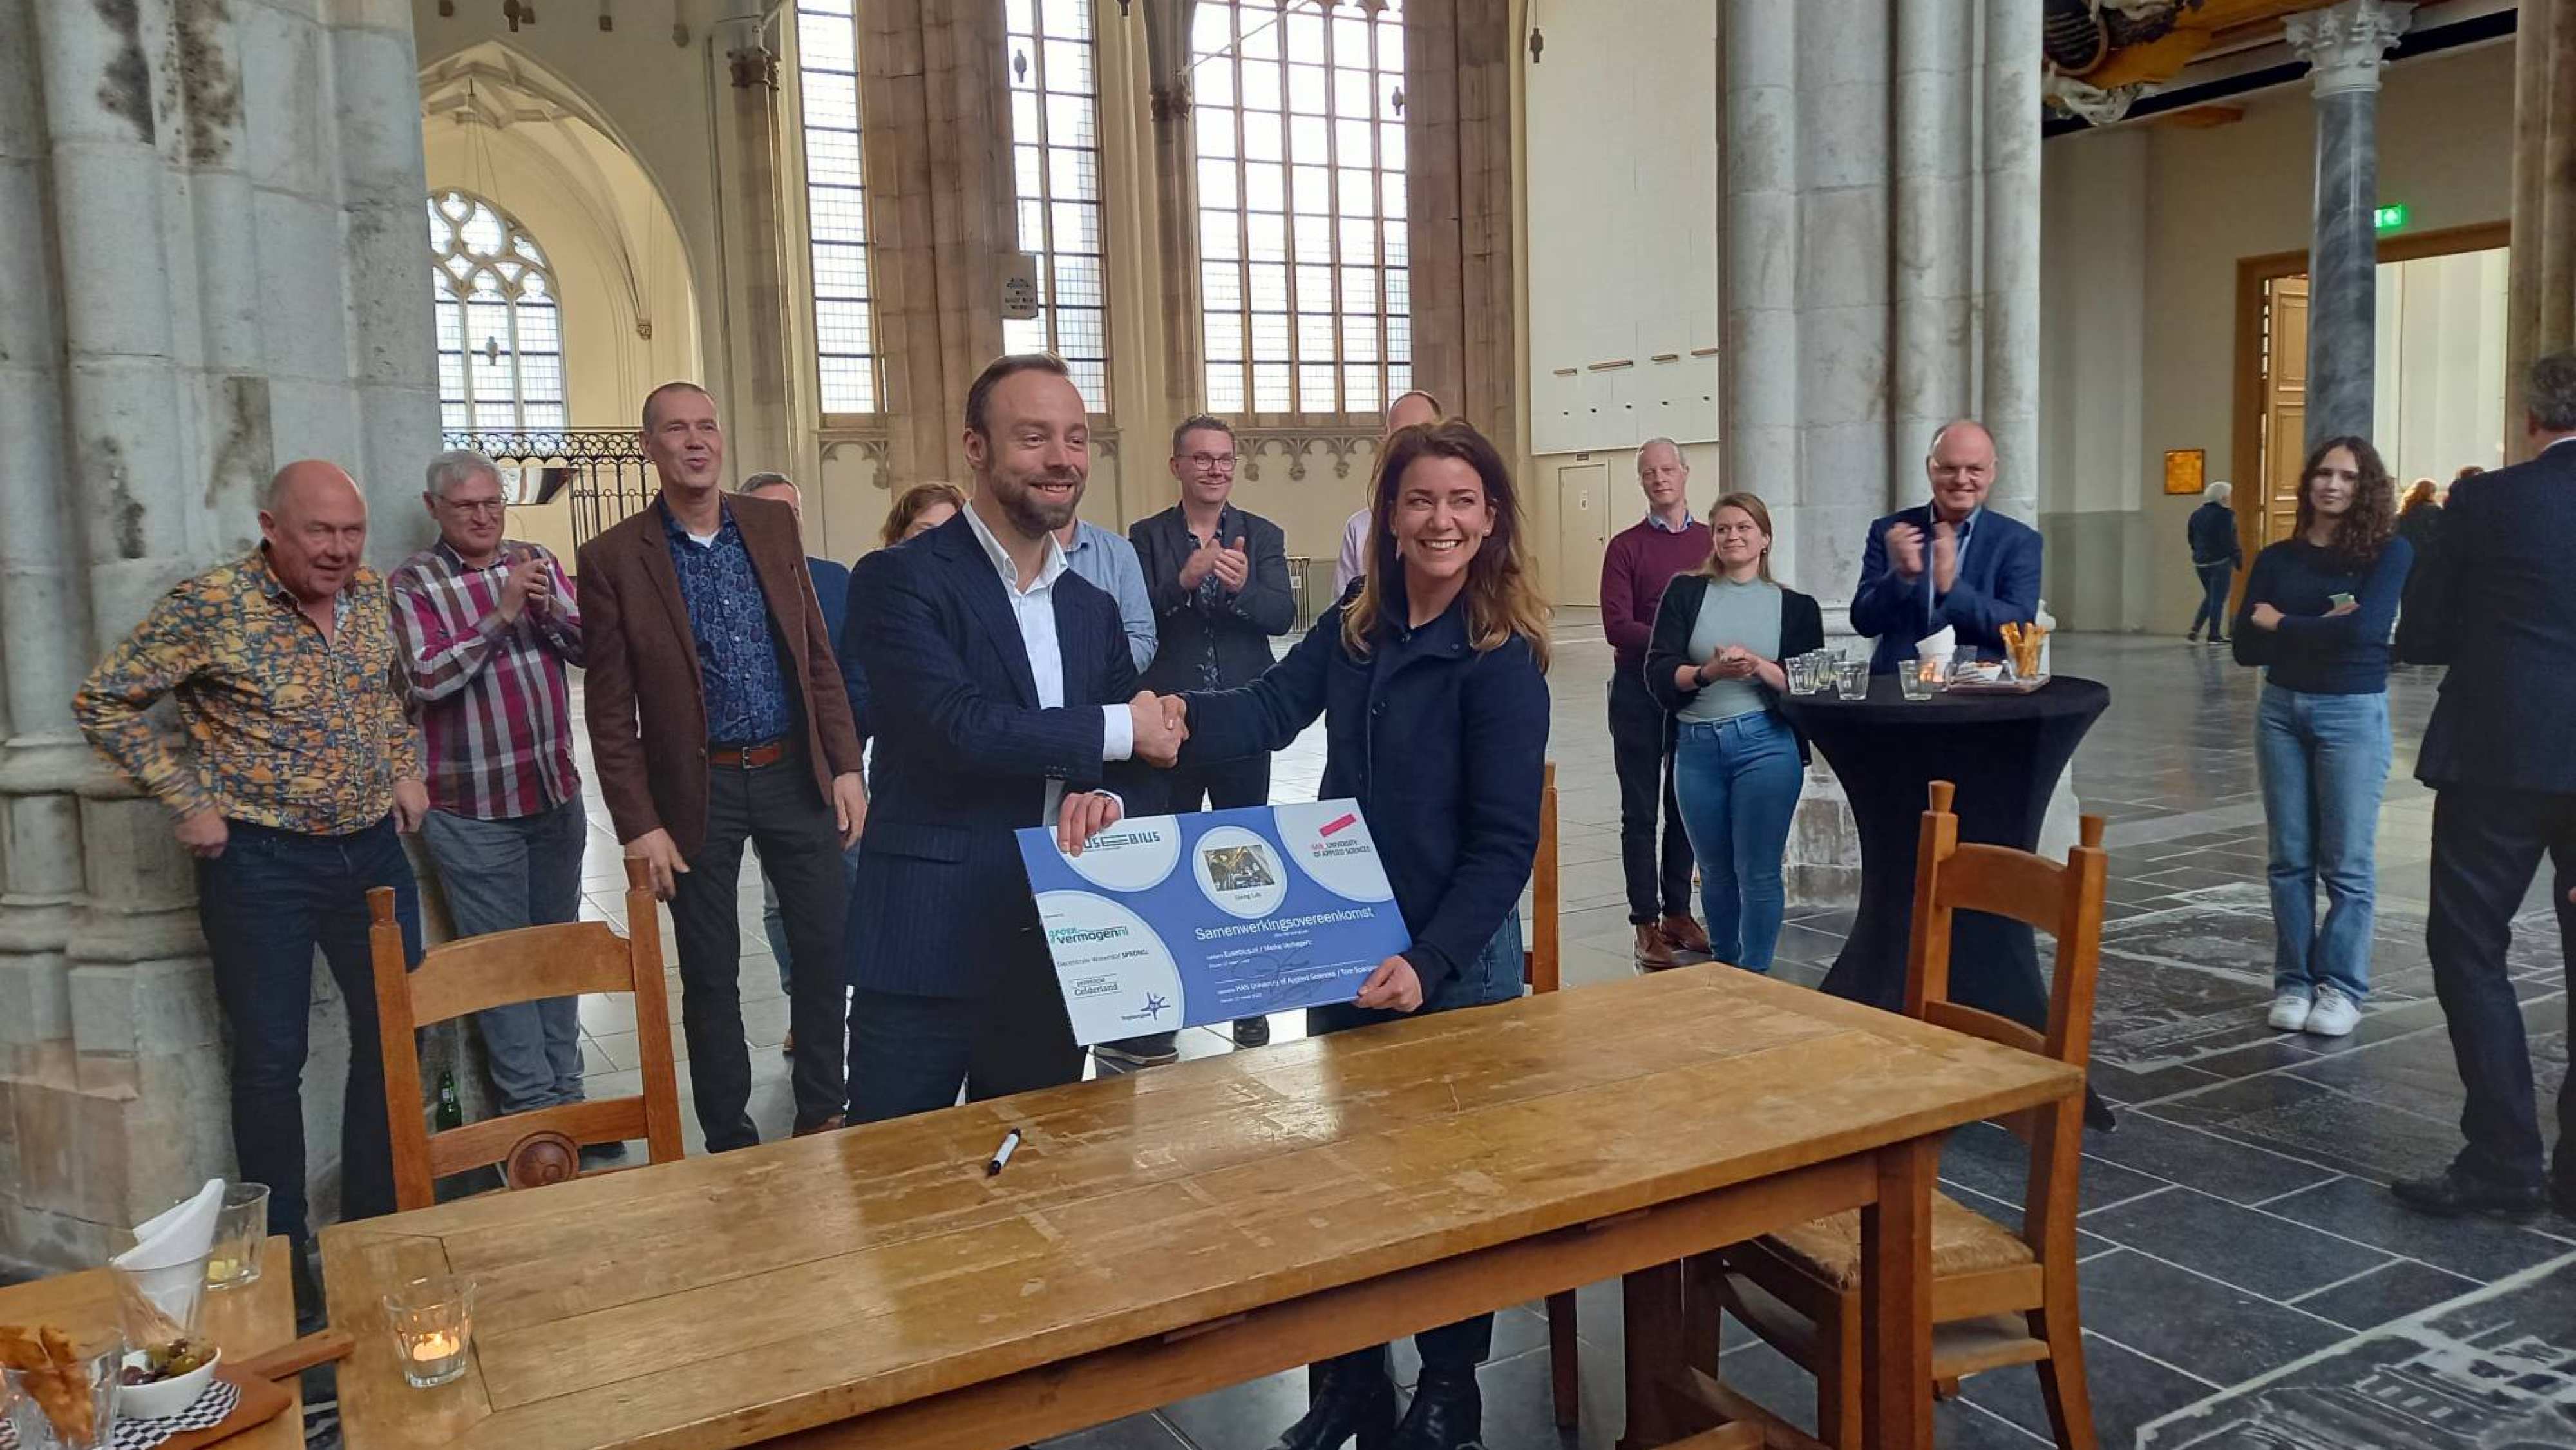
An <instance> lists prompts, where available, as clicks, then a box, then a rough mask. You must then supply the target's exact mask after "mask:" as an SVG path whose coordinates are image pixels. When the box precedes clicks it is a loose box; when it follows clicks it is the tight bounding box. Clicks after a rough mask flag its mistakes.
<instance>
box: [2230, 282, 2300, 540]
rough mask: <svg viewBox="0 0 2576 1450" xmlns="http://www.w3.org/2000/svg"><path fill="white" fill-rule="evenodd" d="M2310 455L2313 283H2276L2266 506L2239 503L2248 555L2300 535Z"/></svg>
mask: <svg viewBox="0 0 2576 1450" xmlns="http://www.w3.org/2000/svg"><path fill="white" fill-rule="evenodd" d="M2307 452H2308V279H2307V278H2306V277H2305V276H2297V277H2276V278H2274V279H2272V281H2271V282H2270V283H2268V284H2267V285H2266V286H2265V288H2264V308H2263V471H2262V475H2261V477H2262V490H2263V491H2262V495H2261V500H2262V501H2261V506H2260V507H2256V508H2246V507H2245V506H2244V500H2241V499H2240V500H2238V503H2237V509H2238V514H2237V517H2238V520H2239V523H2238V527H2239V528H2250V529H2252V530H2253V531H2254V536H2253V537H2252V538H2249V539H2247V540H2246V548H2245V554H2246V557H2248V558H2251V557H2253V555H2254V551H2255V550H2257V549H2259V548H2261V547H2262V546H2263V545H2265V544H2268V543H2271V542H2272V541H2274V540H2275V539H2286V538H2288V537H2290V535H2291V534H2293V533H2295V532H2297V531H2298V519H2299V465H2301V464H2302V463H2305V462H2306V461H2307Z"/></svg>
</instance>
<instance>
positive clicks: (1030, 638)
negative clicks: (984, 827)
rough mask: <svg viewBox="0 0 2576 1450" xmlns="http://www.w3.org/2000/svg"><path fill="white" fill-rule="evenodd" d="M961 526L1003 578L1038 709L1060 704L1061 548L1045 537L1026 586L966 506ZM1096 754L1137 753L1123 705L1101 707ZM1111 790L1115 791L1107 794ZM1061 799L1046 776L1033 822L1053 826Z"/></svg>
mask: <svg viewBox="0 0 2576 1450" xmlns="http://www.w3.org/2000/svg"><path fill="white" fill-rule="evenodd" d="M966 526H967V527H968V528H970V529H973V530H974V531H975V542H977V543H979V544H982V545H983V546H984V556H985V557H986V558H988V559H990V560H992V561H993V568H994V570H995V571H996V572H998V573H999V574H1000V575H1001V576H1002V593H1003V595H1004V596H1005V597H1007V598H1008V599H1009V600H1010V601H1011V618H1012V619H1013V620H1014V621H1015V622H1016V623H1017V624H1018V625H1019V627H1020V645H1021V647H1022V648H1024V649H1026V650H1027V651H1028V655H1029V678H1030V679H1031V680H1033V681H1035V682H1036V684H1037V687H1038V706H1039V708H1041V709H1047V710H1061V709H1063V708H1064V648H1063V646H1062V645H1061V644H1059V643H1058V642H1057V640H1056V636H1055V582H1056V580H1058V579H1060V578H1062V577H1064V573H1065V570H1066V568H1067V567H1068V566H1067V565H1066V563H1065V559H1064V546H1063V545H1061V544H1058V543H1057V542H1056V541H1055V539H1054V537H1053V536H1052V535H1050V536H1049V537H1048V538H1047V541H1046V559H1045V562H1043V563H1041V564H1039V565H1038V577H1037V578H1036V580H1035V581H1033V582H1032V583H1031V584H1030V585H1029V587H1028V588H1026V589H1022V588H1021V587H1020V569H1019V566H1018V565H1016V564H1014V563H1012V562H1011V555H1010V551H1008V550H1006V549H1004V548H1003V547H1002V541H1001V540H999V539H997V538H995V537H993V531H992V530H991V529H988V528H986V527H984V520H983V519H982V518H981V517H979V516H978V515H977V514H976V512H975V510H974V509H973V508H972V507H969V508H968V509H967V510H966ZM1100 722H1101V737H1100V758H1101V759H1102V760H1104V761H1108V760H1125V759H1127V758H1128V757H1129V756H1131V755H1134V754H1135V753H1136V717H1135V716H1134V715H1133V714H1131V713H1129V711H1128V709H1127V706H1126V705H1125V704H1124V703H1121V704H1116V705H1103V706H1101V707H1100ZM1107 794H1115V792H1107ZM1063 801H1064V782H1063V781H1060V780H1050V781H1048V782H1047V787H1046V806H1045V814H1043V815H1042V816H1040V817H1039V818H1038V820H1037V822H1036V824H1038V825H1041V826H1051V825H1054V824H1055V819H1056V812H1057V808H1058V807H1059V806H1060V805H1061V804H1062V803H1063Z"/></svg>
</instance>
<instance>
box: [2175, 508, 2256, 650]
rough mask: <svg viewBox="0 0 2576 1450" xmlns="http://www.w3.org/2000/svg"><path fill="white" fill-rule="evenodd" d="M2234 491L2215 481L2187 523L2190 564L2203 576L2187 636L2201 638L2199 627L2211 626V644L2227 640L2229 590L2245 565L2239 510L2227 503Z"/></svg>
mask: <svg viewBox="0 0 2576 1450" xmlns="http://www.w3.org/2000/svg"><path fill="white" fill-rule="evenodd" d="M2234 492H2235V490H2234V489H2233V488H2232V487H2230V486H2229V485H2227V484H2224V483H2213V484H2211V485H2210V486H2209V487H2208V489H2207V490H2206V491H2204V492H2203V493H2202V495H2201V497H2202V498H2203V499H2205V500H2207V502H2205V503H2203V504H2202V505H2201V506H2200V507H2198V508H2196V509H2193V510H2192V511H2191V521H2190V522H2189V523H2188V524H2187V525H2185V526H2184V530H2185V533H2186V534H2187V535H2188V537H2189V538H2190V540H2191V567H2192V569H2193V570H2194V571H2195V572H2197V573H2198V574H2199V575H2200V612H2199V613H2197V614H2194V615H2193V616H2192V617H2191V629H2190V631H2189V632H2187V633H2186V634H2184V635H2183V638H2184V639H2187V640H2194V639H2198V638H2200V627H2201V626H2202V625H2203V624H2207V625H2208V626H2209V642H2210V643H2211V644H2225V643H2227V590H2228V586H2229V585H2230V584H2232V583H2234V582H2235V579H2236V571H2237V570H2238V569H2240V568H2243V567H2244V565H2245V545H2244V543H2243V541H2241V540H2239V539H2238V538H2237V537H2236V510H2234V509H2232V508H2229V507H2228V506H2227V499H2228V495H2230V494H2232V493H2234Z"/></svg>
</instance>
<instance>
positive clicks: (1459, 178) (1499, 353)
mask: <svg viewBox="0 0 2576 1450" xmlns="http://www.w3.org/2000/svg"><path fill="white" fill-rule="evenodd" d="M1519 40H1520V37H1519V34H1518V32H1517V31H1516V30H1515V29H1514V27H1513V25H1512V18H1511V5H1510V3H1509V0H1417V3H1415V4H1413V5H1411V6H1408V7H1407V8H1406V10H1405V15H1404V140H1405V156H1406V160H1407V166H1406V175H1405V192H1406V197H1407V210H1408V212H1409V215H1408V218H1407V228H1406V230H1407V239H1408V243H1409V246H1410V251H1411V255H1412V263H1413V277H1412V287H1413V381H1414V385H1415V386H1417V387H1421V388H1426V389H1428V390H1430V391H1431V392H1432V393H1433V394H1435V395H1437V396H1438V397H1439V398H1440V399H1441V400H1442V401H1444V402H1446V403H1447V404H1448V405H1449V406H1450V407H1451V408H1452V409H1454V410H1456V411H1457V412H1458V413H1459V415H1460V416H1462V417H1465V418H1466V419H1468V420H1469V421H1470V422H1472V423H1474V424H1475V425H1476V426H1477V428H1479V429H1481V430H1482V431H1483V432H1484V433H1485V435H1486V436H1487V437H1489V438H1492V439H1493V440H1494V441H1495V445H1496V446H1497V447H1499V448H1501V449H1502V450H1503V453H1504V456H1505V457H1507V458H1508V457H1517V456H1518V454H1519V452H1520V450H1521V447H1522V443H1523V440H1522V438H1521V429H1520V377H1519V369H1520V359H1519V356H1518V350H1519V343H1518V339H1517V337H1516V335H1515V332H1514V319H1515V317H1517V316H1518V313H1519V293H1518V291H1517V288H1518V286H1519V283H1518V281H1517V280H1516V270H1515V268H1516V263H1515V260H1514V257H1513V238H1514V235H1515V233H1516V230H1517V228H1518V225H1519V223H1518V218H1517V216H1516V214H1515V212H1514V206H1515V205H1516V203H1515V200H1514V189H1513V184H1512V176H1513V164H1512V106H1511V99H1512V66H1513V59H1514V57H1515V56H1516V55H1517V54H1518V53H1519Z"/></svg>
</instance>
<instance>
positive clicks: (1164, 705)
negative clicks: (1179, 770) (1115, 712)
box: [1127, 690, 1190, 769]
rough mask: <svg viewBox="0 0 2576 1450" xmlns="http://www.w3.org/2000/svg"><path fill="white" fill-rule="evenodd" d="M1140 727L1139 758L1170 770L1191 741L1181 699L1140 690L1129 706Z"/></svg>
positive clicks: (1138, 734) (1130, 712)
mask: <svg viewBox="0 0 2576 1450" xmlns="http://www.w3.org/2000/svg"><path fill="white" fill-rule="evenodd" d="M1127 709H1128V712H1129V714H1130V715H1132V716H1133V717H1134V720H1135V726H1136V758H1137V759H1138V760H1141V761H1144V762H1145V763H1146V764H1148V765H1159V766H1162V767H1164V768H1166V769H1169V768H1170V767H1171V766H1172V765H1174V764H1176V763H1178V762H1179V760H1180V758H1181V742H1182V741H1184V740H1187V739H1189V738H1190V730H1189V726H1188V725H1187V724H1186V723H1184V715H1185V713H1186V712H1185V711H1184V709H1183V707H1182V705H1181V700H1180V697H1179V696H1177V695H1157V694H1155V693H1154V692H1153V691H1151V690H1138V691H1137V692H1136V698H1135V699H1133V700H1130V701H1128V702H1127Z"/></svg>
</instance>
